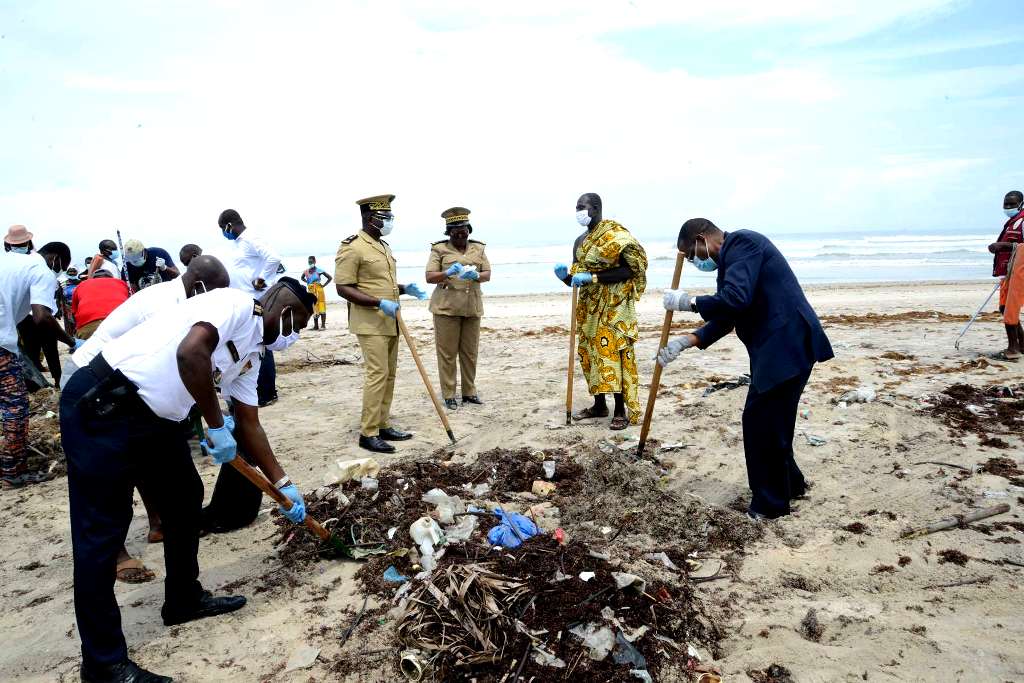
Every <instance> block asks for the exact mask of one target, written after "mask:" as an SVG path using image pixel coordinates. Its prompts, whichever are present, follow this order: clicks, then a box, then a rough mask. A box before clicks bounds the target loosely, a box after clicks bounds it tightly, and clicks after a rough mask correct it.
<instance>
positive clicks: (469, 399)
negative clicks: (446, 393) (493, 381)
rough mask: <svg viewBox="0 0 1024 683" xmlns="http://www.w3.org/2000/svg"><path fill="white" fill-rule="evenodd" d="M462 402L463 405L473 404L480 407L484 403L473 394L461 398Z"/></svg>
mask: <svg viewBox="0 0 1024 683" xmlns="http://www.w3.org/2000/svg"><path fill="white" fill-rule="evenodd" d="M462 402H463V403H473V404H476V405H478V406H482V405H483V404H484V402H483V401H481V400H480V397H479V396H477V395H476V394H473V395H472V396H463V397H462Z"/></svg>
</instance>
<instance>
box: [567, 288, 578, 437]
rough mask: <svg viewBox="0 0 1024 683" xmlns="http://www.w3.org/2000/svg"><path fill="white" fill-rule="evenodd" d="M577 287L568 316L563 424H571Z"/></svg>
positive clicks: (573, 292)
mask: <svg viewBox="0 0 1024 683" xmlns="http://www.w3.org/2000/svg"><path fill="white" fill-rule="evenodd" d="M578 292H579V287H576V286H575V285H574V286H573V288H572V313H571V314H570V316H569V369H568V370H567V371H566V372H567V374H568V378H567V379H566V385H565V424H567V425H571V424H572V375H573V370H575V369H576V359H575V358H573V356H575V355H576V353H575V351H576V296H577V294H578Z"/></svg>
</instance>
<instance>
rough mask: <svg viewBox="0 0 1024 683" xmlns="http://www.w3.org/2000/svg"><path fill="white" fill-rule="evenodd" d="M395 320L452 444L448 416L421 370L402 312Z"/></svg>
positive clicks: (424, 372)
mask: <svg viewBox="0 0 1024 683" xmlns="http://www.w3.org/2000/svg"><path fill="white" fill-rule="evenodd" d="M395 319H396V320H397V321H398V329H400V330H401V331H402V336H403V337H404V338H405V345H406V346H408V347H409V353H411V354H412V359H413V361H415V363H416V369H417V370H419V371H420V378H422V379H423V386H425V387H426V388H427V393H428V394H430V400H431V402H432V403H433V404H434V410H436V411H437V416H438V417H439V418H441V424H442V425H444V431H445V432H447V433H448V438H449V439H451V441H452V443H455V434H453V433H452V426H451V425H450V424H448V416H447V415H445V414H444V408H442V407H441V401H440V400H438V398H437V392H436V391H434V385H432V384H431V383H430V379H429V378H428V377H427V371H426V370H425V369H423V361H422V360H420V354H419V352H417V351H416V342H415V341H413V338H412V336H411V335H410V334H409V328H407V327H406V326H405V321H404V320H402V311H400V310H399V311H395Z"/></svg>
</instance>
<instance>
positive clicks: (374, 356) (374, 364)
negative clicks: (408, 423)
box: [356, 334, 398, 436]
mask: <svg viewBox="0 0 1024 683" xmlns="http://www.w3.org/2000/svg"><path fill="white" fill-rule="evenodd" d="M356 338H357V339H359V348H360V349H361V350H362V352H363V363H364V365H365V374H364V376H363V413H362V417H361V418H360V420H359V431H360V433H361V434H362V435H363V436H377V435H378V434H380V430H381V429H384V428H385V427H387V426H389V424H390V417H391V399H392V397H393V396H394V393H395V371H396V370H397V369H398V336H397V335H383V334H358V335H356Z"/></svg>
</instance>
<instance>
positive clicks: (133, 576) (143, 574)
mask: <svg viewBox="0 0 1024 683" xmlns="http://www.w3.org/2000/svg"><path fill="white" fill-rule="evenodd" d="M155 578H156V574H155V573H153V570H151V569H147V568H146V565H144V564H142V560H137V559H135V558H134V557H129V558H128V559H127V560H122V561H121V562H118V563H117V580H118V581H123V582H124V583H146V582H147V581H152V580H153V579H155Z"/></svg>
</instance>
